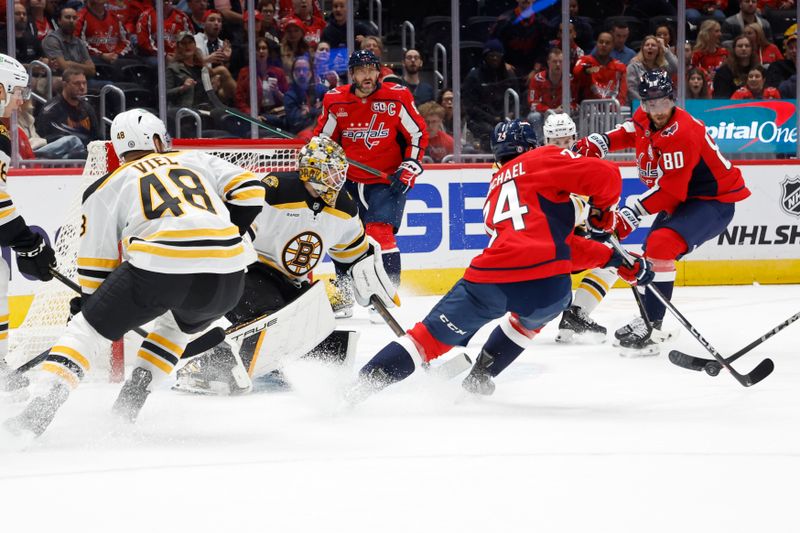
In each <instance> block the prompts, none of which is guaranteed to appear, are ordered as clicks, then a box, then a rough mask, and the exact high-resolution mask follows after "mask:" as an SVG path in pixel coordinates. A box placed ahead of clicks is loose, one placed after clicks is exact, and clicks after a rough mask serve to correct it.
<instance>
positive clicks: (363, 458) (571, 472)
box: [0, 286, 800, 533]
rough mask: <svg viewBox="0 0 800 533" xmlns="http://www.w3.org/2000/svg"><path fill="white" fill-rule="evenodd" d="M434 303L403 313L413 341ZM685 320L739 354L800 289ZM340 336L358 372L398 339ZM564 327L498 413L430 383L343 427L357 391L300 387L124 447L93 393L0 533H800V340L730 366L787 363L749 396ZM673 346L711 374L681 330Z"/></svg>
mask: <svg viewBox="0 0 800 533" xmlns="http://www.w3.org/2000/svg"><path fill="white" fill-rule="evenodd" d="M435 301H436V298H434V297H424V298H423V297H416V298H414V297H406V298H405V299H404V306H403V308H402V309H398V310H396V313H395V314H396V316H397V318H398V319H399V321H400V322H401V323H402V324H404V325H406V326H407V327H410V326H411V325H412V324H413V323H414V322H415V321H416V320H419V319H421V318H422V317H423V316H424V315H425V314H426V313H427V311H428V310H429V308H430V307H431V305H432V304H433V303H434V302H435ZM674 302H675V304H676V305H677V306H678V307H679V308H680V309H681V310H682V311H683V312H684V314H685V315H686V316H687V317H688V318H689V320H691V321H692V322H693V323H694V325H695V326H696V327H697V328H698V329H699V330H700V331H701V332H702V334H703V335H705V336H706V337H707V338H708V339H709V340H710V341H711V342H712V344H714V345H715V346H716V347H717V349H719V350H720V351H721V352H722V353H724V354H731V353H733V352H735V351H737V350H738V349H739V348H742V347H744V346H745V345H746V344H748V343H749V342H750V341H751V340H753V339H755V338H757V337H758V336H759V335H761V334H762V333H764V332H766V331H767V330H769V329H770V328H772V327H773V326H775V325H777V324H778V323H779V322H781V321H782V320H784V319H786V318H788V317H789V316H791V315H792V314H794V313H795V312H797V311H798V303H800V286H747V287H713V288H684V287H679V288H677V289H676V291H675V299H674ZM634 313H635V307H634V304H633V302H632V298H631V295H630V293H629V292H628V291H626V290H615V291H612V294H611V296H610V298H609V299H608V300H607V301H606V302H605V303H604V304H603V305H602V306H601V307H600V308H599V309H598V310H597V313H596V316H595V318H596V319H597V320H598V321H599V322H600V323H602V324H604V325H606V326H607V327H608V328H609V330H610V331H613V329H614V328H616V327H619V326H621V325H623V324H624V323H626V322H627V321H628V319H630V318H632V317H633V316H634ZM345 322H346V323H348V324H349V325H353V326H356V327H357V328H360V329H361V331H362V337H361V343H360V345H359V355H358V363H359V364H360V363H363V362H364V361H366V360H367V359H368V358H369V357H370V356H371V355H372V354H373V353H375V352H376V351H377V350H378V349H379V348H380V347H382V346H383V345H384V344H385V343H387V342H389V341H390V340H391V339H392V337H393V336H392V333H391V331H390V330H389V329H388V327H386V326H384V325H373V324H370V323H369V322H368V321H367V319H366V312H365V311H364V310H361V309H359V310H357V312H356V317H355V318H354V319H351V320H349V321H345ZM555 326H556V323H554V324H551V325H550V326H548V327H547V328H545V330H544V331H543V332H542V334H541V335H540V336H539V337H538V338H537V339H536V340H535V342H534V345H533V346H532V347H531V348H530V349H528V350H527V351H526V352H525V353H524V354H523V355H522V356H521V357H520V358H519V359H518V360H517V361H516V362H515V363H514V364H513V365H512V366H511V367H510V368H509V369H508V370H507V371H506V372H505V373H504V374H502V375H501V376H500V377H499V378H498V379H497V392H496V393H495V395H494V396H492V397H490V398H482V399H475V398H469V397H465V396H464V395H463V394H462V393H461V387H460V379H457V380H454V381H451V382H446V383H443V382H436V381H433V380H431V379H430V378H427V377H426V376H424V375H422V374H421V373H418V374H415V375H414V376H412V377H411V378H409V379H408V380H407V381H406V382H403V383H401V384H399V385H396V386H393V387H391V388H390V389H387V390H386V391H384V392H383V393H381V394H379V395H377V396H375V397H374V398H372V399H370V400H368V401H367V402H365V403H364V404H361V405H360V406H358V407H356V408H355V409H354V410H352V411H341V410H339V409H338V398H337V394H338V390H339V388H340V386H341V385H342V383H343V382H344V381H345V380H346V379H347V376H343V375H341V374H340V375H336V374H335V373H332V372H331V371H328V370H322V369H318V368H308V367H296V368H294V369H293V371H292V372H291V375H292V377H293V378H294V379H295V380H296V383H297V388H296V390H295V391H293V392H284V393H270V394H258V395H250V396H247V397H240V398H216V397H197V396H186V395H181V394H178V393H175V392H172V391H170V390H168V389H164V390H158V391H156V392H154V393H153V394H152V395H151V397H150V399H149V400H148V402H147V405H146V406H145V408H144V410H143V412H142V414H141V417H140V419H139V421H138V423H137V424H136V425H135V426H132V427H121V426H119V425H117V424H116V423H115V422H114V421H112V419H111V417H110V415H109V414H108V413H109V409H110V406H111V404H112V403H113V400H114V398H115V397H116V394H117V391H118V390H119V385H115V384H108V383H102V382H93V383H91V382H90V383H86V384H84V385H82V386H81V387H80V388H79V389H78V390H76V391H75V392H74V393H73V394H72V397H71V398H70V399H69V401H68V402H67V403H66V404H65V406H64V407H63V408H62V409H61V412H59V414H58V416H57V418H56V420H55V421H54V422H53V424H52V426H51V427H50V428H49V429H48V430H47V432H46V433H45V434H44V435H43V436H42V437H41V438H39V439H38V440H37V441H36V442H34V443H33V444H32V445H31V446H30V447H28V448H27V449H25V450H24V451H14V452H9V451H4V452H0V532H26V533H27V532H36V533H38V532H48V533H49V532H53V531H81V532H85V531H90V532H94V531H98V532H100V531H102V532H107V533H116V532H128V531H131V532H142V533H143V532H170V533H172V532H178V531H181V532H187V533H194V532H200V531H220V532H222V531H225V532H238V531H243V532H244V531H248V532H249V531H265V532H266V531H269V532H294V531H297V532H315V533H316V532H347V533H349V532H370V533H373V532H374V533H379V532H413V533H423V532H425V533H427V532H436V533H440V532H450V531H452V532H473V531H474V532H481V533H485V532H517V531H520V532H522V531H524V532H533V531H536V532H561V531H569V532H572V531H575V532H582V533H583V532H592V533H594V532H605V531H608V532H628V531H630V532H634V531H635V532H662V531H663V532H670V533H675V532H717V531H719V532H727V533H730V532H739V531H742V532H744V531H747V532H784V531H786V532H789V531H798V529H800V515H798V513H797V512H796V509H797V501H798V497H799V496H798V490H797V487H798V484H800V402H798V400H800V353H799V352H800V348H798V345H800V342H798V341H800V325H798V324H794V325H793V326H791V327H789V328H788V329H787V330H786V331H784V332H781V333H780V334H778V335H777V336H776V337H775V338H773V339H771V340H770V341H768V342H767V343H765V344H764V345H762V346H761V347H759V348H758V349H756V350H755V351H754V352H752V353H751V354H748V355H747V356H745V357H743V358H742V359H740V360H739V361H738V362H737V363H736V364H735V366H736V367H737V368H739V369H741V370H742V371H745V372H746V371H749V370H750V369H751V368H752V367H753V366H754V365H755V364H756V363H757V362H758V361H760V360H761V359H762V358H764V357H765V356H770V357H772V358H773V359H774V361H775V365H776V370H775V372H774V373H773V374H772V375H771V376H770V377H768V378H767V379H766V380H765V381H763V382H762V383H760V384H758V385H756V386H755V387H753V388H750V389H747V388H744V387H742V386H741V385H739V384H738V383H737V382H736V381H734V379H733V378H732V377H731V376H730V375H728V374H727V373H726V372H724V371H723V372H722V373H721V374H720V375H719V376H718V377H716V378H712V377H709V376H707V375H705V374H704V373H696V372H691V371H688V370H684V369H681V368H678V367H675V366H673V365H672V364H670V363H669V361H668V360H667V357H666V352H665V353H662V355H661V356H659V357H655V358H647V359H635V360H630V359H623V358H621V357H619V356H618V355H617V350H616V349H615V348H613V347H612V346H611V345H610V343H606V344H604V345H600V346H562V345H556V344H555V342H554V341H553V338H554V336H555ZM669 327H670V328H678V327H679V326H678V325H677V324H676V323H675V322H674V321H669ZM490 330H491V328H489V327H487V328H484V329H483V330H481V332H479V334H478V335H477V336H476V338H475V339H474V341H473V343H472V344H471V345H470V346H469V348H468V351H469V353H470V354H471V355H475V353H476V352H477V350H478V348H479V346H480V344H481V343H482V341H483V340H485V338H486V336H487V335H488V333H489V331H490ZM669 346H670V347H674V348H679V349H683V350H685V351H689V352H690V353H693V354H695V355H699V356H703V357H707V356H708V355H707V354H706V353H705V351H704V350H703V348H702V347H700V346H699V345H698V344H697V342H696V341H695V340H694V339H693V338H692V337H691V336H690V335H689V334H688V332H686V331H682V332H681V333H680V336H679V338H678V339H677V340H676V341H674V342H673V343H671V344H670V345H669ZM353 372H355V369H353V370H352V371H351V374H349V375H352V373H353ZM19 408H20V405H19V404H17V405H10V404H8V403H6V404H2V405H0V417H2V418H6V417H7V416H9V415H11V414H13V413H14V412H15V410H18V409H19Z"/></svg>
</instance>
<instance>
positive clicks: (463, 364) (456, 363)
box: [369, 294, 472, 380]
mask: <svg viewBox="0 0 800 533" xmlns="http://www.w3.org/2000/svg"><path fill="white" fill-rule="evenodd" d="M369 302H370V303H371V304H372V305H373V307H375V310H376V311H377V312H378V314H379V315H380V316H381V318H382V319H383V320H384V321H385V322H386V324H388V326H389V327H390V328H391V329H392V332H393V333H394V334H395V335H397V336H398V337H402V336H404V335H405V334H406V332H405V330H404V329H403V326H401V325H400V323H399V322H398V321H397V320H396V319H395V318H394V316H392V313H390V312H389V310H388V309H387V308H386V306H385V305H384V304H383V302H382V301H381V300H380V298H378V297H377V296H375V295H374V294H373V295H372V296H370V299H369ZM423 368H424V369H425V371H426V372H427V373H428V375H429V376H433V377H436V378H439V379H442V380H448V379H452V378H454V377H456V376H457V375H459V374H461V373H462V372H466V371H467V370H469V369H470V368H472V359H470V358H469V356H468V355H467V354H465V353H463V352H462V353H460V354H458V355H455V356H454V357H452V358H450V359H448V360H447V361H443V362H442V364H440V365H438V366H435V367H431V366H430V364H429V363H423Z"/></svg>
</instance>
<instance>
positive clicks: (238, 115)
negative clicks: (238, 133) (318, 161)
mask: <svg viewBox="0 0 800 533" xmlns="http://www.w3.org/2000/svg"><path fill="white" fill-rule="evenodd" d="M225 112H226V113H227V114H229V115H233V116H234V117H236V118H239V119H242V120H244V121H247V122H249V123H250V124H255V125H256V126H258V127H259V128H263V129H264V130H266V131H268V132H270V133H272V134H273V135H279V136H281V137H283V138H284V139H294V138H295V136H294V135H292V134H290V133H288V132H285V131H283V130H282V129H280V128H273V127H272V126H267V125H266V124H264V123H263V122H261V121H260V120H254V119H253V117H249V116H247V115H243V114H242V113H238V112H236V111H234V110H233V109H230V108H225ZM347 162H348V163H350V164H351V165H353V166H354V167H356V168H360V169H361V170H363V171H364V172H369V173H370V174H372V175H373V176H377V177H379V178H385V177H386V174H384V173H383V172H381V171H380V170H377V169H374V168H372V167H371V166H369V165H365V164H364V163H359V162H358V161H353V160H352V159H350V158H349V157H348V158H347Z"/></svg>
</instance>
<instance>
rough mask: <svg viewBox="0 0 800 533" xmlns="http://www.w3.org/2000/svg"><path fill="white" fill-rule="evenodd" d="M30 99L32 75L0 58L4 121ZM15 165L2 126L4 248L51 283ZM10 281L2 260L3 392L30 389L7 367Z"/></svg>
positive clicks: (45, 251) (45, 250)
mask: <svg viewBox="0 0 800 533" xmlns="http://www.w3.org/2000/svg"><path fill="white" fill-rule="evenodd" d="M29 96H30V89H29V88H28V72H27V71H26V70H25V67H23V66H22V65H21V64H20V63H19V62H18V61H17V60H16V59H14V58H13V57H9V56H7V55H5V54H0V117H2V118H8V117H10V116H11V113H13V112H14V111H16V110H17V109H19V107H20V106H21V105H22V103H23V102H24V101H25V100H27V99H28V98H29ZM10 163H11V133H10V132H9V131H8V129H6V127H5V126H4V125H3V124H2V123H0V245H2V246H10V247H11V248H12V249H13V250H14V251H15V252H16V254H17V266H18V268H19V271H20V272H21V273H23V274H25V275H27V276H31V277H33V278H36V279H39V280H42V281H47V280H49V279H51V278H52V277H53V275H52V274H51V273H50V268H51V267H55V265H56V259H55V253H54V252H53V249H52V248H51V247H50V245H49V244H47V243H46V242H45V241H44V239H43V238H42V236H41V235H39V234H38V233H34V232H33V231H31V228H30V227H28V225H27V224H26V223H25V220H24V219H23V218H22V215H20V214H19V212H18V211H17V210H16V208H15V207H14V202H12V201H11V196H9V194H8V191H7V184H6V177H7V174H8V168H9V165H10ZM8 279H9V268H8V264H7V263H6V261H5V259H3V258H0V392H5V391H11V390H15V389H19V388H22V387H25V386H27V385H28V378H26V377H25V376H24V375H22V374H19V373H16V372H13V371H12V369H10V368H9V366H8V365H7V364H6V355H7V353H8V297H7V295H8Z"/></svg>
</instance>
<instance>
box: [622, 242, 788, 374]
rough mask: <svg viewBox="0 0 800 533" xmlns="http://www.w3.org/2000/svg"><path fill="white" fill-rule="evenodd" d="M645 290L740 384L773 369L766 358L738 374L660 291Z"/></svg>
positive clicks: (627, 256) (627, 258)
mask: <svg viewBox="0 0 800 533" xmlns="http://www.w3.org/2000/svg"><path fill="white" fill-rule="evenodd" d="M608 242H609V243H610V244H611V246H613V247H614V249H615V250H617V251H618V252H619V253H620V254H621V255H622V257H623V259H624V261H625V262H626V263H627V264H628V265H631V264H633V257H632V256H631V255H630V254H629V253H628V251H627V250H625V249H624V248H623V247H622V245H621V244H620V243H619V241H618V240H617V238H616V237H615V236H613V235H612V236H611V238H610V239H608ZM647 290H649V291H650V292H651V293H652V294H653V296H655V297H656V298H657V299H658V300H659V301H660V302H661V303H662V304H663V305H664V306H665V307H666V308H667V309H668V310H669V312H670V313H672V315H673V316H674V317H675V318H676V319H677V320H678V322H680V324H681V325H682V326H683V327H684V328H686V329H687V330H688V331H689V333H691V334H692V336H693V337H694V338H695V339H697V342H699V343H700V344H701V345H702V346H703V348H705V349H706V350H707V351H708V353H710V354H711V356H712V357H713V358H714V359H715V360H716V362H717V363H719V365H720V366H721V367H722V368H725V369H726V370H727V371H728V372H730V373H731V375H732V376H733V377H734V379H736V381H738V382H739V383H740V384H741V385H742V386H744V387H752V386H753V385H755V384H756V383H758V382H759V381H761V380H763V379H764V378H766V377H767V376H769V375H770V374H771V373H772V371H773V370H774V369H775V364H774V363H773V362H772V359H769V358H767V359H764V360H763V361H761V362H760V363H759V364H758V365H757V366H756V367H755V368H754V369H753V370H751V371H750V372H749V373H748V374H740V373H739V372H737V371H736V369H734V368H733V367H732V366H731V365H730V364H729V363H728V361H726V360H725V358H723V357H722V356H721V355H720V354H719V352H718V351H717V350H716V349H715V348H714V347H713V346H712V345H711V343H710V342H709V341H707V340H706V339H705V337H703V336H702V335H701V334H700V332H699V331H697V330H696V329H695V328H694V326H693V325H692V324H691V322H689V320H687V319H686V317H684V316H683V315H682V314H681V312H680V311H678V309H677V308H676V307H675V306H674V305H672V302H670V301H669V300H667V299H666V298H665V297H664V295H663V294H661V291H659V290H658V288H657V287H654V286H653V285H652V284H649V285H647Z"/></svg>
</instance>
